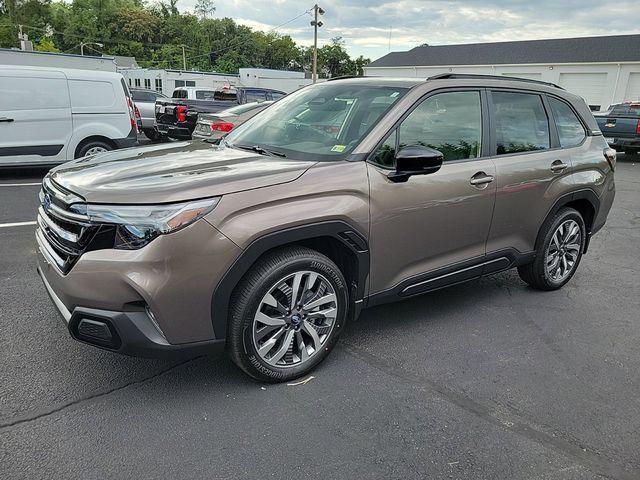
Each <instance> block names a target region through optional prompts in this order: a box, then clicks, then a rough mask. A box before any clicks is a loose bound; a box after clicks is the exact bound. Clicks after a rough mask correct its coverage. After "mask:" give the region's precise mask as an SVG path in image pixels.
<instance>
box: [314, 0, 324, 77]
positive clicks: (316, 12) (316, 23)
mask: <svg viewBox="0 0 640 480" xmlns="http://www.w3.org/2000/svg"><path fill="white" fill-rule="evenodd" d="M318 15H324V10H323V9H322V8H320V7H319V6H318V4H317V3H316V4H315V5H314V6H313V21H312V22H311V25H313V67H312V73H311V78H312V79H313V83H316V81H317V79H318V27H321V26H322V22H319V21H318Z"/></svg>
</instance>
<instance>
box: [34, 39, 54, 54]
mask: <svg viewBox="0 0 640 480" xmlns="http://www.w3.org/2000/svg"><path fill="white" fill-rule="evenodd" d="M33 49H34V50H37V51H39V52H56V53H57V52H60V50H58V49H57V48H56V45H55V44H54V43H53V38H51V37H42V38H41V39H40V40H39V41H38V42H36V43H34V44H33Z"/></svg>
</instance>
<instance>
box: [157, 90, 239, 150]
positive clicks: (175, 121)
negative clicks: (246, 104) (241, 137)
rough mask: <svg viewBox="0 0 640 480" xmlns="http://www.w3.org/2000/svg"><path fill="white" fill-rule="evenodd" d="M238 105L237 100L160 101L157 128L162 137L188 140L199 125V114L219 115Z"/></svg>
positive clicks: (158, 103)
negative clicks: (197, 124)
mask: <svg viewBox="0 0 640 480" xmlns="http://www.w3.org/2000/svg"><path fill="white" fill-rule="evenodd" d="M237 104H238V103H237V102H236V101H235V100H184V99H171V98H170V99H167V100H158V101H157V102H156V128H157V129H158V133H160V134H161V135H165V136H169V137H172V138H178V139H185V140H188V139H190V138H191V134H192V133H193V130H194V129H195V128H196V123H198V113H217V112H220V111H222V110H226V109H227V108H231V107H233V106H234V105H237Z"/></svg>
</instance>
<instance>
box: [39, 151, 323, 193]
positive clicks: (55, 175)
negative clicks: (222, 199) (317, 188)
mask: <svg viewBox="0 0 640 480" xmlns="http://www.w3.org/2000/svg"><path fill="white" fill-rule="evenodd" d="M314 163H315V162H310V161H300V160H289V159H286V158H279V157H269V156H264V155H258V154H255V153H253V152H247V151H244V150H237V149H233V148H228V147H224V146H216V145H212V144H210V143H206V142H202V141H191V142H179V143H169V144H161V145H154V146H148V147H141V148H130V149H126V150H119V151H114V152H109V153H105V154H101V155H96V156H95V157H89V158H82V159H79V160H75V161H72V162H69V163H65V164H63V165H60V166H58V167H56V168H55V169H53V170H52V172H51V179H52V180H53V181H54V182H55V183H56V184H58V185H59V186H61V187H63V188H64V189H66V190H69V191H70V192H73V193H75V194H77V195H79V196H81V197H83V198H84V199H85V200H86V201H87V202H94V203H169V202H180V201H185V200H192V199H197V198H205V197H212V196H217V195H224V194H228V193H233V192H239V191H243V190H249V189H255V188H261V187H267V186H270V185H276V184H279V183H286V182H291V181H293V180H295V179H296V178H298V177H300V175H302V174H303V173H304V172H305V171H306V170H307V169H309V168H310V167H311V166H312V165H314Z"/></svg>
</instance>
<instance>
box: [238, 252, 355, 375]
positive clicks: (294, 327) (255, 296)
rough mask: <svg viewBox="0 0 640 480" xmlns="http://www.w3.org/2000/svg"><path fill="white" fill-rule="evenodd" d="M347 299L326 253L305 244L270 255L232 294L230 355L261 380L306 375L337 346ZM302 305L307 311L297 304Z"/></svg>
mask: <svg viewBox="0 0 640 480" xmlns="http://www.w3.org/2000/svg"><path fill="white" fill-rule="evenodd" d="M296 279H298V280H297V282H298V284H299V285H300V286H301V288H298V289H297V291H298V295H297V298H298V299H299V301H298V302H294V309H293V310H292V311H289V312H287V310H288V309H290V307H291V298H292V293H291V292H293V291H294V290H295V285H296ZM332 295H333V296H332ZM348 300H349V299H348V288H347V283H346V281H345V279H344V276H343V275H342V272H341V271H340V269H339V268H338V266H337V265H336V264H335V263H334V262H333V261H331V260H330V259H329V258H327V257H326V256H324V255H322V254H320V253H318V252H316V251H315V250H311V249H309V248H305V247H287V248H282V249H278V250H274V251H273V252H271V253H268V254H267V255H266V256H265V257H263V258H262V259H260V260H258V262H256V264H255V265H254V266H253V267H252V268H251V270H250V271H249V272H248V273H247V274H246V275H245V277H244V278H243V279H242V280H241V282H240V283H239V284H238V286H237V287H236V289H235V291H234V293H233V295H232V296H231V304H230V312H229V328H228V330H227V331H228V333H227V349H228V351H229V354H230V356H231V359H232V360H233V362H234V363H235V364H236V365H237V366H238V367H240V369H242V370H243V371H244V372H245V373H247V374H248V375H250V376H251V377H253V378H255V379H256V380H260V381H264V382H273V383H276V382H286V381H289V380H292V379H295V378H298V377H300V376H302V375H304V374H306V373H308V372H309V371H311V370H312V369H313V368H314V367H315V366H316V365H318V364H319V363H320V362H322V361H323V360H324V359H325V358H326V357H327V355H329V352H330V351H331V349H332V348H333V347H334V345H335V344H336V341H337V340H338V337H339V335H340V333H341V332H342V330H343V329H344V325H345V321H346V319H347V309H348V305H349V301H348ZM300 304H304V305H307V306H308V307H307V309H304V308H302V309H298V308H295V307H298V306H299V305H300ZM332 308H334V309H335V311H334V312H332V311H331V309H332ZM319 312H325V313H326V315H323V314H321V313H319ZM331 315H335V316H334V317H333V318H331ZM260 320H266V321H267V322H268V323H269V324H265V323H262V322H261V321H260ZM314 332H315V333H314ZM274 338H275V340H274ZM301 339H302V343H301V342H300V340H301ZM285 345H287V346H285ZM283 352H284V353H283ZM305 352H306V354H305Z"/></svg>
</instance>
